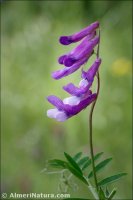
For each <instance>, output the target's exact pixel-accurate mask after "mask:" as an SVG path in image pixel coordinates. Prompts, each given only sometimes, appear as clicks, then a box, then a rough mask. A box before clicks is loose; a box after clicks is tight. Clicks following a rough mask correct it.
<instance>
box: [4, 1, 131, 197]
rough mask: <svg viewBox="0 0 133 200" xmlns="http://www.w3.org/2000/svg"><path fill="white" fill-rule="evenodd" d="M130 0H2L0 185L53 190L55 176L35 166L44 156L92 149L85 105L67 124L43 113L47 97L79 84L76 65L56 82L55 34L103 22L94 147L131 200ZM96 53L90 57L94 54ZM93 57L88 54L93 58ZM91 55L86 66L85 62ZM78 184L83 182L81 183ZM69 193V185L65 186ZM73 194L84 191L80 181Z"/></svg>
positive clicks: (11, 189) (60, 49)
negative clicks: (119, 174) (107, 160)
mask: <svg viewBox="0 0 133 200" xmlns="http://www.w3.org/2000/svg"><path fill="white" fill-rule="evenodd" d="M131 13H132V11H131V1H87V0H85V1H32V0H31V1H30V0H29V1H4V0H3V1H2V2H1V30H2V31H1V32H2V35H1V38H2V40H1V66H2V68H1V74H2V75H1V100H2V107H1V125H2V135H1V136H2V153H1V155H2V157H1V159H2V169H1V170H2V191H3V192H7V193H10V192H20V193H23V192H24V193H26V192H37V193H39V192H43V193H55V194H56V193H57V185H58V177H57V176H56V175H54V176H46V175H45V174H44V173H40V172H41V170H42V169H43V168H44V164H45V161H46V160H47V159H50V158H54V157H58V158H59V157H60V158H62V157H63V152H64V151H66V152H68V153H70V154H74V153H75V152H77V151H80V150H81V151H84V153H87V152H88V151H89V146H88V140H89V138H88V111H89V108H87V109H86V110H85V111H84V112H82V113H80V114H79V115H78V116H75V117H73V118H72V119H70V120H68V121H67V122H65V123H58V122H56V121H54V120H51V119H48V118H47V116H46V111H47V109H48V108H50V107H51V106H50V104H49V103H48V102H47V101H46V96H48V95H50V94H55V95H58V96H60V97H61V98H64V97H65V96H67V94H66V93H65V92H64V91H63V90H62V89H61V88H62V86H63V85H65V84H66V83H68V82H69V81H72V82H75V83H78V82H79V78H80V70H79V72H77V73H76V74H74V75H71V76H70V77H67V78H64V79H62V80H60V81H54V80H52V78H51V77H50V73H51V72H52V71H53V70H56V69H58V68H59V67H60V66H59V65H58V63H57V58H58V56H59V55H61V54H63V53H64V52H66V51H68V50H69V49H70V48H71V47H66V48H64V47H63V46H61V45H59V43H58V38H59V36H60V35H64V34H65V35H67V34H71V33H74V32H75V31H78V30H80V29H81V28H83V27H85V26H87V25H89V24H90V23H92V22H93V21H96V20H99V21H100V23H101V32H102V39H101V49H100V55H101V57H102V61H103V63H102V65H101V69H100V74H101V93H100V97H99V101H98V102H97V106H96V110H95V114H94V146H95V152H97V151H104V152H107V153H106V154H107V155H105V156H108V155H109V156H110V155H111V156H112V157H113V158H114V162H113V164H112V167H111V169H110V170H109V171H108V170H105V171H104V173H103V176H104V175H105V173H106V174H108V173H109V174H113V173H115V172H121V171H125V172H127V173H128V175H127V176H126V177H125V178H124V180H123V181H121V182H120V183H119V185H118V184H117V185H115V184H114V187H115V186H116V187H117V188H118V191H119V192H118V193H117V195H116V199H131V190H132V188H131V141H132V140H131V64H130V63H131V53H132V50H131V37H132V31H131ZM92 59H93V58H92ZM90 62H91V61H90ZM90 62H88V64H87V66H85V67H86V68H87V67H88V66H89V65H90ZM79 184H80V183H79ZM70 192H71V194H72V196H74V193H75V192H74V191H70ZM76 194H77V196H78V195H79V197H80V196H84V197H88V190H87V188H86V189H85V188H83V186H82V185H80V189H79V190H78V191H76Z"/></svg>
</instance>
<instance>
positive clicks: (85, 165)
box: [82, 152, 103, 171]
mask: <svg viewBox="0 0 133 200" xmlns="http://www.w3.org/2000/svg"><path fill="white" fill-rule="evenodd" d="M102 154H103V152H100V153H97V154H96V155H95V156H94V160H97V159H98V158H100V156H101V155H102ZM90 164H91V159H89V160H87V161H86V163H84V165H83V166H82V171H83V170H85V169H86V168H87V167H89V165H90Z"/></svg>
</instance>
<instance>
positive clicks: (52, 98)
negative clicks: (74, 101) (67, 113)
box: [47, 95, 65, 110]
mask: <svg viewBox="0 0 133 200" xmlns="http://www.w3.org/2000/svg"><path fill="white" fill-rule="evenodd" d="M47 100H48V101H49V102H50V103H51V104H52V105H54V106H55V107H56V108H58V109H59V110H64V108H65V107H64V103H63V101H62V100H61V99H59V98H58V97H56V96H54V95H51V96H48V97H47Z"/></svg>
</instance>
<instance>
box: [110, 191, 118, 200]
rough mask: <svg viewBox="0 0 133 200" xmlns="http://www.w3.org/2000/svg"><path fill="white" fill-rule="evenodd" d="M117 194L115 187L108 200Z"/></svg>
mask: <svg viewBox="0 0 133 200" xmlns="http://www.w3.org/2000/svg"><path fill="white" fill-rule="evenodd" d="M115 194H116V189H113V190H112V192H111V193H110V195H109V196H108V200H111V199H112V198H113V197H114V195H115Z"/></svg>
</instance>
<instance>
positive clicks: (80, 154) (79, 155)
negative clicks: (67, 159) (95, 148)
mask: <svg viewBox="0 0 133 200" xmlns="http://www.w3.org/2000/svg"><path fill="white" fill-rule="evenodd" d="M81 156H82V152H79V153H77V154H75V155H74V156H73V159H74V160H75V161H77V160H78V159H79V158H80V157H81Z"/></svg>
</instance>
